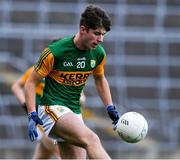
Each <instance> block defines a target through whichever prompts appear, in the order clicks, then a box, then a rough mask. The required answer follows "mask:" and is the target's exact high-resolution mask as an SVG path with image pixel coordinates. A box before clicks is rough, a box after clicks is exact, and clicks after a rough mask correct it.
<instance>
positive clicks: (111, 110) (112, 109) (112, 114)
mask: <svg viewBox="0 0 180 160" xmlns="http://www.w3.org/2000/svg"><path fill="white" fill-rule="evenodd" d="M107 112H108V115H109V117H110V118H111V120H112V121H113V123H112V124H113V125H114V129H116V124H117V123H118V120H119V117H120V114H119V112H118V111H117V110H116V107H115V106H114V105H109V106H107Z"/></svg>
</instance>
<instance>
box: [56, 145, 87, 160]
mask: <svg viewBox="0 0 180 160" xmlns="http://www.w3.org/2000/svg"><path fill="white" fill-rule="evenodd" d="M58 146H59V147H60V154H61V158H62V159H86V150H85V149H84V148H81V147H77V146H74V145H72V144H69V143H67V142H58Z"/></svg>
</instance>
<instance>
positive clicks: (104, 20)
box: [80, 5, 111, 31]
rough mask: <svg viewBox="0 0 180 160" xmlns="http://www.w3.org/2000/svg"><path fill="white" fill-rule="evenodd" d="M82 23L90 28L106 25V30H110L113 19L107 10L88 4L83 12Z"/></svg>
mask: <svg viewBox="0 0 180 160" xmlns="http://www.w3.org/2000/svg"><path fill="white" fill-rule="evenodd" d="M80 25H83V26H85V27H87V28H90V29H97V28H99V27H104V28H105V30H106V31H110V27H111V20H110V17H109V15H108V14H107V13H106V11H105V10H103V9H102V8H100V7H98V6H96V5H88V6H87V7H86V9H85V11H84V12H83V13H82V14H81V19H80Z"/></svg>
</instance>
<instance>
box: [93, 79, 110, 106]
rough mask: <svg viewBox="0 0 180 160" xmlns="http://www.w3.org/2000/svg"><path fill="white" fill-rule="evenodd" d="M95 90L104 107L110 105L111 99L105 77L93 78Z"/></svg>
mask: <svg viewBox="0 0 180 160" xmlns="http://www.w3.org/2000/svg"><path fill="white" fill-rule="evenodd" d="M95 85H96V89H97V91H98V93H99V96H100V97H101V100H102V102H103V103H104V105H105V106H107V105H110V104H112V98H111V93H110V88H109V85H108V82H107V80H106V78H105V77H101V78H100V77H96V78H95Z"/></svg>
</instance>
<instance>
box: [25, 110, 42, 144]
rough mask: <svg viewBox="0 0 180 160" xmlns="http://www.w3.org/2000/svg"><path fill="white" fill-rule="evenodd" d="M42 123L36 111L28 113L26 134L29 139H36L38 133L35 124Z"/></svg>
mask: <svg viewBox="0 0 180 160" xmlns="http://www.w3.org/2000/svg"><path fill="white" fill-rule="evenodd" d="M37 124H40V125H43V122H42V120H41V119H40V118H39V117H38V114H37V112H31V113H30V114H29V125H28V134H29V138H30V140H31V141H34V140H36V138H37V136H38V133H37V129H36V125H37Z"/></svg>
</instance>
